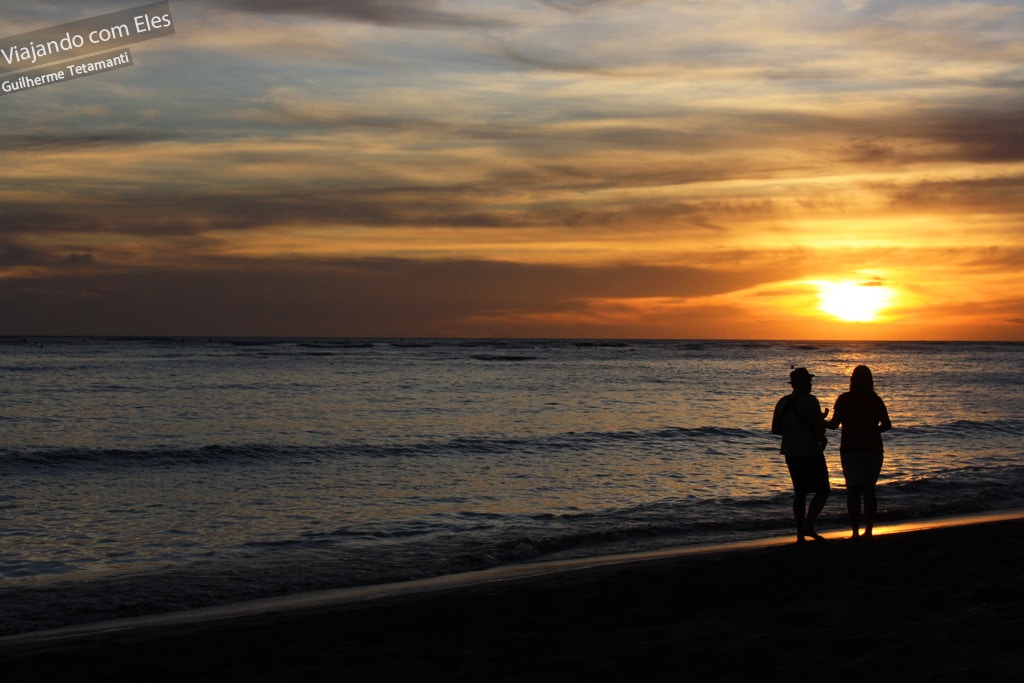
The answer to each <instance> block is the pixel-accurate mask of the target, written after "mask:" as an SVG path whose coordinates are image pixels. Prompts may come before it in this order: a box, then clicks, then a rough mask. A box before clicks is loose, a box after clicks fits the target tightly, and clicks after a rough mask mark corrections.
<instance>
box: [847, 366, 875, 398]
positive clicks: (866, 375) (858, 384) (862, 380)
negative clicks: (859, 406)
mask: <svg viewBox="0 0 1024 683" xmlns="http://www.w3.org/2000/svg"><path fill="white" fill-rule="evenodd" d="M850 391H863V392H864V393H867V394H873V393H875V378H874V377H873V376H872V375H871V368H869V367H868V366H866V365H858V366H857V367H855V368H854V369H853V374H852V375H850Z"/></svg>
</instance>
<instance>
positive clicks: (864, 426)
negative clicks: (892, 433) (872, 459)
mask: <svg viewBox="0 0 1024 683" xmlns="http://www.w3.org/2000/svg"><path fill="white" fill-rule="evenodd" d="M840 424H842V426H843V433H842V437H841V438H840V440H839V452H840V453H852V452H854V451H881V450H882V432H884V431H888V430H889V429H892V422H891V421H890V420H889V411H888V410H886V408H885V402H884V401H882V398H881V397H880V396H879V395H878V394H876V393H873V392H872V393H868V392H864V391H848V392H846V393H845V394H842V395H840V396H839V398H837V399H836V405H835V408H833V410H832V419H831V420H830V421H829V423H828V426H829V427H830V428H831V429H835V428H836V427H838V426H839V425H840Z"/></svg>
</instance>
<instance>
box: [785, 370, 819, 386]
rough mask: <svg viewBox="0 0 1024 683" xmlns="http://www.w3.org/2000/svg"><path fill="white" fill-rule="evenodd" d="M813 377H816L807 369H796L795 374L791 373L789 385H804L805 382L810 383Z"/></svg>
mask: <svg viewBox="0 0 1024 683" xmlns="http://www.w3.org/2000/svg"><path fill="white" fill-rule="evenodd" d="M812 377H814V375H812V374H811V373H809V372H807V368H796V369H795V370H793V372H791V373H789V383H790V384H802V383H804V382H810V381H811V378H812Z"/></svg>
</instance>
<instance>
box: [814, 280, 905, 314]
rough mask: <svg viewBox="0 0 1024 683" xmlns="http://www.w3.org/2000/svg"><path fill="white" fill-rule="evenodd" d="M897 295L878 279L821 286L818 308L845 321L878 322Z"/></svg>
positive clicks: (826, 283) (829, 283)
mask: <svg viewBox="0 0 1024 683" xmlns="http://www.w3.org/2000/svg"><path fill="white" fill-rule="evenodd" d="M894 296H895V292H894V291H893V290H892V289H891V288H889V287H886V286H885V285H883V284H881V282H879V281H877V280H871V281H868V282H853V281H850V280H844V281H842V282H821V283H818V298H819V300H820V303H819V306H818V307H819V309H820V310H821V311H822V312H823V313H825V314H827V315H829V316H832V317H833V318H836V319H838V320H841V321H843V322H849V323H869V322H875V321H877V320H878V319H879V317H880V314H881V312H882V311H883V310H884V309H885V308H886V307H887V306H888V305H889V304H890V302H891V301H892V299H893V297H894Z"/></svg>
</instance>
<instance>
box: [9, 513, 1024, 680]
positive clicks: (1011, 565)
mask: <svg viewBox="0 0 1024 683" xmlns="http://www.w3.org/2000/svg"><path fill="white" fill-rule="evenodd" d="M1022 531H1024V510H1014V511H1006V512H1003V513H987V514H984V515H970V516H965V517H956V518H944V519H937V520H914V521H911V522H907V523H905V524H898V525H888V526H884V527H879V528H878V529H877V530H876V533H877V536H876V538H875V539H873V540H872V541H869V542H856V543H855V542H850V541H845V540H839V539H841V538H843V537H844V536H845V535H846V533H845V532H830V533H828V534H826V537H827V538H829V539H830V540H829V541H828V542H826V543H807V544H804V545H802V546H798V545H797V544H795V543H793V542H792V539H791V538H790V537H785V538H777V539H762V540H759V541H757V542H743V543H738V544H728V545H727V546H726V547H722V546H699V547H691V548H678V549H673V550H669V551H656V552H650V553H640V554H637V555H621V556H609V557H605V558H586V559H580V560H570V561H565V562H558V563H542V564H540V565H535V566H531V565H517V566H515V567H505V568H501V569H498V570H486V571H484V572H473V573H471V574H469V575H456V576H454V577H440V578H438V579H428V580H423V581H415V582H408V583H405V584H391V585H387V586H377V587H366V588H362V589H343V590H341V591H319V592H317V593H311V594H304V595H300V596H289V597H286V598H279V599H278V598H274V599H271V600H260V601H253V602H250V603H241V604H239V605H231V606H227V607H223V608H204V609H201V610H192V611H189V612H184V613H177V614H172V615H158V616H157V617H152V618H151V617H146V618H143V619H129V620H118V621H117V622H104V623H101V624H92V625H87V626H80V627H69V628H65V629H57V630H55V631H43V632H34V633H28V634H18V635H14V636H7V637H4V638H0V665H2V666H3V667H4V670H5V679H6V680H11V681H15V680H47V679H60V678H62V677H66V675H67V674H68V673H69V672H75V674H74V675H75V677H76V679H79V680H94V679H93V678H90V676H91V675H93V674H94V675H95V680H99V678H101V677H102V678H104V679H105V680H109V676H110V675H113V674H114V673H120V674H121V675H123V676H126V677H132V678H138V677H140V676H141V675H145V677H146V679H147V680H152V681H178V680H195V679H197V678H211V679H212V678H215V677H217V676H232V677H234V678H241V677H244V678H247V679H249V680H292V679H295V680H337V679H339V678H340V677H342V676H343V677H345V678H346V679H347V680H356V681H363V680H435V679H436V680H520V679H531V678H532V679H533V680H565V679H573V678H585V677H597V678H599V679H601V680H608V677H607V676H605V675H604V674H607V673H610V672H612V673H616V676H613V677H612V679H613V680H614V679H615V678H616V677H618V678H620V679H621V680H675V679H679V678H684V679H689V680H711V679H714V680H743V679H744V678H747V677H750V676H754V675H758V676H759V677H762V678H763V677H764V675H765V673H766V672H775V673H777V674H779V675H781V676H786V677H789V678H790V680H804V679H805V678H806V679H807V680H809V679H810V678H812V677H814V676H812V672H813V671H817V672H818V673H819V674H820V673H821V668H822V667H825V670H826V671H827V672H828V678H830V679H832V680H861V679H863V680H868V679H870V680H874V681H877V680H960V679H963V678H964V677H974V676H985V677H987V678H988V680H1019V679H1020V677H1021V676H1022V675H1024V655H1021V654H1020V653H1019V646H1018V644H1017V639H1018V635H1017V634H1019V632H1020V630H1021V628H1022V627H1024V550H1021V549H1020V543H1019V542H1018V539H1019V538H1020V535H1021V532H1022ZM602 662H604V664H602ZM587 672H589V673H587ZM200 673H202V675H200Z"/></svg>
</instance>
